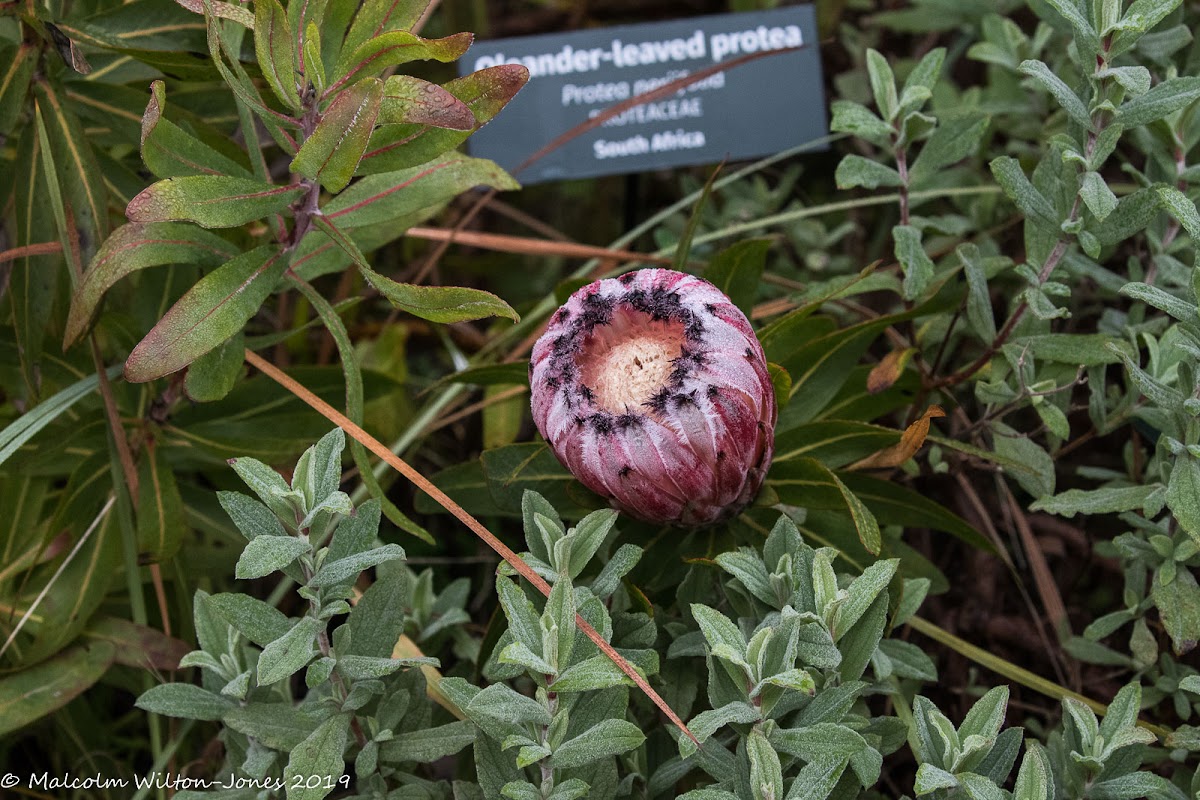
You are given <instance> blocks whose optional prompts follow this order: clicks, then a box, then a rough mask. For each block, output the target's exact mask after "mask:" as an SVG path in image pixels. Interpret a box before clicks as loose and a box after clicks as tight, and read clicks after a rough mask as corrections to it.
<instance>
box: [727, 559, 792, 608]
mask: <svg viewBox="0 0 1200 800" xmlns="http://www.w3.org/2000/svg"><path fill="white" fill-rule="evenodd" d="M714 560H715V561H716V562H717V564H718V565H719V566H720V567H721V569H723V570H725V571H726V572H728V573H729V574H730V575H732V576H733V577H735V578H737V579H738V580H739V581H741V582H742V585H743V586H745V587H746V589H747V590H748V591H749V592H750V594H752V595H754V596H755V597H757V598H758V599H759V600H762V601H763V602H764V603H766V604H767V605H768V606H772V607H774V606H775V604H776V603H778V602H779V598H778V597H777V596H776V594H775V590H774V589H773V588H772V587H771V577H770V575H769V574H768V573H767V567H766V565H765V564H763V561H762V559H761V558H759V556H758V553H757V552H756V551H755V550H753V549H751V548H748V547H741V548H738V549H737V551H735V552H728V553H721V554H720V555H718V556H717V557H716V558H715V559H714Z"/></svg>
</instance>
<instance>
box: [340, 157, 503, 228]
mask: <svg viewBox="0 0 1200 800" xmlns="http://www.w3.org/2000/svg"><path fill="white" fill-rule="evenodd" d="M473 186H489V187H491V188H494V189H501V190H507V189H516V188H519V184H518V183H517V182H516V181H514V180H513V179H512V178H511V177H510V176H509V175H508V173H506V172H505V171H504V170H502V169H500V167H498V166H497V165H496V164H495V163H493V162H491V161H488V160H486V159H482V158H469V157H467V156H464V155H462V154H460V153H447V154H446V155H444V156H442V157H440V158H438V159H436V160H435V161H431V162H429V163H425V164H422V165H420V166H419V167H414V168H412V169H402V170H399V171H396V172H385V173H381V174H378V175H370V176H368V177H366V178H364V179H362V180H361V181H358V182H357V183H355V184H354V186H352V187H350V189H348V190H347V191H345V192H342V193H341V194H340V195H338V196H337V197H336V198H334V199H333V200H332V201H330V202H329V203H326V204H325V206H324V207H323V208H322V209H321V210H322V212H323V213H324V215H325V217H326V218H327V219H328V220H329V221H330V222H332V223H333V224H335V225H337V226H338V227H339V228H342V229H348V228H356V227H361V226H364V225H375V224H378V223H385V222H395V221H396V220H397V219H400V218H403V217H404V216H406V215H409V214H413V213H416V212H419V211H422V210H424V209H429V208H433V207H435V206H438V205H440V204H441V203H444V202H446V201H448V200H450V199H451V198H453V197H455V196H457V195H459V194H461V193H462V192H465V191H466V190H468V189H470V188H472V187H473Z"/></svg>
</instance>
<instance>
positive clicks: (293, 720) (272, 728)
mask: <svg viewBox="0 0 1200 800" xmlns="http://www.w3.org/2000/svg"><path fill="white" fill-rule="evenodd" d="M327 715H328V712H326V713H324V714H321V713H319V712H318V711H316V709H313V708H311V707H308V708H302V707H297V706H293V705H292V704H291V703H290V702H289V703H265V702H256V703H250V704H248V705H244V706H233V707H231V708H230V709H229V710H228V711H226V712H225V716H224V717H222V721H223V722H224V723H225V725H227V726H228V727H230V728H232V729H233V730H235V731H238V732H239V733H244V734H246V735H247V736H253V737H254V738H255V739H258V741H259V742H260V743H261V744H264V745H266V746H267V747H270V748H272V749H275V750H283V751H284V752H288V751H290V750H292V749H293V748H294V747H296V745H298V744H300V743H301V742H303V741H304V740H305V739H307V738H308V737H309V735H310V734H312V732H313V731H315V730H316V729H317V726H318V725H320V724H321V722H322V720H323V719H324V718H325V717H326V716H327Z"/></svg>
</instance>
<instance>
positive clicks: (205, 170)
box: [141, 81, 249, 178]
mask: <svg viewBox="0 0 1200 800" xmlns="http://www.w3.org/2000/svg"><path fill="white" fill-rule="evenodd" d="M166 110H167V90H166V85H165V84H164V83H163V82H162V81H154V82H153V83H151V84H150V100H149V102H147V103H146V110H145V112H143V114H142V137H141V144H142V161H143V162H144V163H145V164H146V167H147V168H148V169H149V170H150V171H151V172H153V173H154V174H155V175H157V176H158V177H160V178H175V177H181V176H184V175H220V174H224V175H234V176H237V177H249V171H248V170H247V169H246V168H245V167H244V166H242V164H241V163H239V162H237V161H234V160H232V159H231V158H230V157H228V156H226V155H223V154H222V153H220V152H218V151H217V150H216V149H214V148H213V147H212V146H211V145H209V144H206V143H205V142H203V141H201V140H200V139H198V138H196V136H194V135H192V134H191V133H188V132H187V131H185V130H184V129H183V128H181V127H179V126H178V125H176V124H175V123H174V122H171V121H170V120H169V119H167V118H166V117H165V116H164V115H165V114H166Z"/></svg>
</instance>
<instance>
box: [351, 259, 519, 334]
mask: <svg viewBox="0 0 1200 800" xmlns="http://www.w3.org/2000/svg"><path fill="white" fill-rule="evenodd" d="M359 270H360V271H361V272H362V274H363V277H364V278H366V279H367V282H368V283H370V284H371V285H372V286H373V287H375V289H377V290H378V291H379V293H380V294H382V295H383V296H384V297H386V298H387V299H388V301H389V302H391V304H392V305H393V306H395V307H396V308H398V309H400V310H401V311H407V312H408V313H409V314H412V315H413V316H415V317H420V318H421V319H427V320H429V321H430V322H442V323H448V322H465V321H467V320H473V319H484V318H486V317H508V318H509V319H511V320H513V321H514V322H519V321H520V316H519V315H518V314H517V312H516V311H514V310H513V308H512V306H510V305H509V304H508V303H506V302H504V301H503V300H501V299H500V298H499V297H497V296H496V295H494V294H492V293H491V292H485V291H483V290H482V289H468V288H466V287H462V286H417V285H415V284H411V283H397V282H396V281H394V280H392V279H391V278H386V277H384V276H383V275H380V274H379V273H378V272H375V271H374V270H372V269H370V268H367V267H364V266H363V265H361V264H360V265H359Z"/></svg>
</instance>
